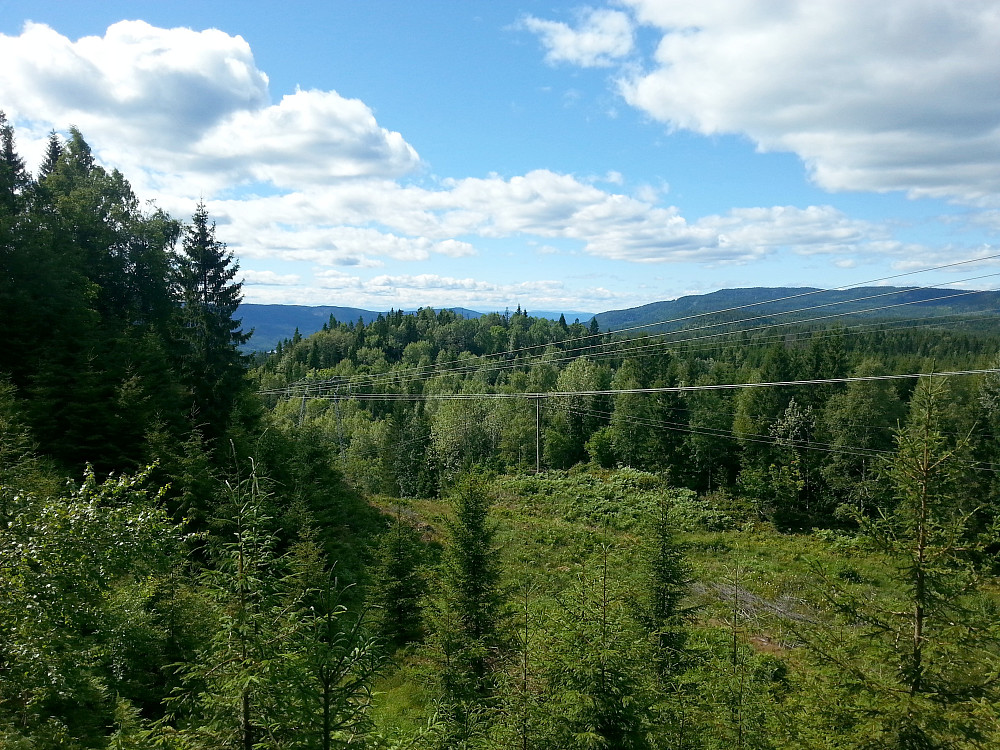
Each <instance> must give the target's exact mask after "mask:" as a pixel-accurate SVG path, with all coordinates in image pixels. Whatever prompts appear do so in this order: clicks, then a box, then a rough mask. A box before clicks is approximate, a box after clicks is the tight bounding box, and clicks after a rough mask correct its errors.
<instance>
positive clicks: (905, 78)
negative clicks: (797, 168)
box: [577, 0, 1000, 201]
mask: <svg viewBox="0 0 1000 750" xmlns="http://www.w3.org/2000/svg"><path fill="white" fill-rule="evenodd" d="M621 2H622V3H624V4H625V5H627V6H630V9H631V11H632V12H633V13H634V15H635V18H636V20H637V22H639V23H641V24H644V25H647V26H651V27H654V28H655V29H656V30H658V31H659V33H660V34H661V35H662V38H661V41H660V43H659V46H658V47H657V50H656V53H655V58H654V59H653V60H651V61H649V62H648V64H647V68H646V70H641V71H639V72H635V71H634V70H628V71H623V73H622V77H621V80H620V90H621V92H622V94H623V95H624V97H625V99H626V100H627V101H628V102H629V103H630V104H632V105H634V106H635V107H638V108H639V109H641V110H642V111H644V112H646V113H647V114H649V115H650V116H652V117H654V118H655V119H657V120H659V121H661V122H664V123H667V124H668V125H670V126H671V127H674V128H684V129H689V130H692V131H695V132H698V133H703V134H717V133H735V134H742V135H746V136H748V137H749V138H751V139H752V140H753V141H754V142H755V143H756V144H757V146H758V147H759V148H760V149H761V150H764V151H790V152H794V153H796V154H798V155H799V156H800V157H801V158H802V159H803V161H804V162H805V164H806V165H807V167H808V169H809V170H810V173H811V175H812V177H813V179H814V180H815V181H816V182H817V183H818V184H819V185H821V186H822V187H824V188H826V189H829V190H873V191H888V190H905V191H908V192H909V193H910V194H911V195H914V196H922V195H926V196H939V197H949V198H957V199H961V200H965V201H977V200H981V199H983V198H984V197H986V196H993V198H994V199H995V197H996V195H997V194H998V193H1000V55H997V54H996V51H997V50H998V49H1000V11H998V6H997V4H996V3H995V2H987V1H985V0H969V1H968V2H954V0H924V1H923V2H912V0H882V2H878V3H871V2H867V1H865V0H810V2H801V3H799V2H796V3H788V2H785V3H761V2H758V1H757V0H670V2H664V0H621ZM577 64H581V65H582V64H585V63H583V62H582V61H577Z"/></svg>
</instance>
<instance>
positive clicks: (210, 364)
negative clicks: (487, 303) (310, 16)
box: [0, 121, 1000, 748]
mask: <svg viewBox="0 0 1000 750" xmlns="http://www.w3.org/2000/svg"><path fill="white" fill-rule="evenodd" d="M0 126H2V127H0V135H2V142H0V145H2V154H0V252H2V254H3V255H2V261H3V276H2V279H0V316H2V317H0V319H3V320H4V321H5V325H4V327H3V329H2V332H0V336H2V337H3V341H0V358H2V359H0V372H2V385H0V576H2V582H3V592H4V595H3V596H0V745H2V746H4V747H22V748H35V747H37V748H47V747H55V746H59V747H68V748H105V747H114V748H125V747H130V748H146V747H149V748H152V747H159V748H163V747H167V748H198V747H203V748H219V747H234V748H236V747H239V748H251V747H274V748H279V747H282V748H284V747H289V748H292V747H303V748H305V747H309V748H315V747H323V748H329V747H339V746H344V745H347V744H351V745H355V746H365V747H373V748H389V747H412V748H418V747H419V748H455V747H490V748H505V747H510V748H514V747H518V748H526V747H538V748H551V747H560V748H574V747H581V748H583V747H588V748H589V747H608V748H660V747H663V748H732V747H745V748H751V747H755V748H756V747H760V748H765V747H809V746H813V747H845V748H847V747H852V748H853V747H857V748H861V747H886V748H889V747H893V748H896V747H945V746H948V747H990V746H993V745H995V744H996V742H997V740H998V739H1000V721H998V713H997V709H998V707H1000V695H998V692H997V691H998V689H997V684H996V683H997V674H996V667H995V665H996V664H998V663H1000V659H998V656H1000V654H998V649H1000V640H998V638H1000V630H998V622H1000V618H998V617H997V615H998V612H997V605H998V599H997V587H996V577H995V575H996V564H997V560H996V555H997V552H998V544H997V530H996V525H997V518H998V515H1000V514H998V507H997V479H996V478H997V469H998V468H1000V456H998V455H997V454H998V451H1000V443H998V437H1000V377H998V376H997V374H996V373H988V372H987V373H981V374H978V375H968V376H956V377H951V378H944V377H922V378H916V377H914V378H901V379H880V378H881V376H884V375H891V374H909V373H929V372H940V371H943V370H949V371H958V370H987V369H990V368H991V367H993V366H994V363H995V362H996V357H997V352H998V343H1000V337H998V336H997V335H996V333H995V331H994V330H992V329H991V327H990V326H988V325H984V321H983V319H982V318H981V317H978V316H977V317H975V318H974V319H973V318H970V319H969V320H974V325H972V326H967V325H965V323H963V321H962V320H955V319H951V320H949V322H948V324H947V325H944V324H942V323H941V322H940V321H927V320H917V318H918V317H919V316H916V315H914V316H913V319H904V320H901V321H898V322H896V323H892V324H888V323H886V324H878V325H872V324H871V323H870V322H869V323H865V324H864V325H857V326H849V325H844V326H840V327H836V328H825V327H818V326H814V327H807V326H804V325H799V326H777V325H773V326H770V327H768V328H762V329H760V330H756V331H753V332H743V333H734V334H731V335H726V336H711V337H708V336H706V337H690V336H688V337H687V338H686V340H680V337H678V338H674V339H669V338H664V337H645V338H628V339H626V338H620V337H611V336H608V335H607V334H605V333H601V332H600V330H599V329H598V328H597V326H596V325H594V326H585V325H582V324H580V323H573V324H567V323H566V321H565V320H561V321H551V320H545V319H540V318H534V317H531V316H529V315H527V314H526V313H524V312H523V311H522V310H520V309H518V310H517V311H515V312H514V313H506V314H503V315H501V314H496V313H494V314H490V315H484V316H481V317H479V318H476V319H465V318H463V317H461V316H459V315H457V314H455V313H452V312H448V311H440V312H435V311H433V310H420V311H418V312H417V313H416V314H413V315H407V314H403V313H400V312H394V313H391V314H389V315H382V316H378V317H377V318H376V319H374V320H372V321H370V322H364V321H355V322H340V321H337V320H335V319H330V320H328V321H327V322H326V323H325V324H324V326H323V330H321V331H320V332H318V333H316V334H315V335H313V336H310V337H306V338H303V337H301V336H294V337H293V338H291V339H287V340H285V341H283V342H281V343H280V345H279V346H278V347H276V350H275V351H274V352H273V353H271V354H267V355H256V356H255V357H254V358H253V359H252V360H251V359H249V358H247V357H245V356H243V355H241V354H240V346H241V345H242V344H244V343H245V340H246V335H247V334H246V332H244V331H243V330H242V328H241V325H240V322H239V320H236V319H234V317H233V316H234V314H235V313H236V310H237V307H238V305H239V302H240V297H241V287H240V284H239V282H238V281H237V280H236V279H237V278H238V265H237V263H236V262H235V260H234V259H233V257H232V255H231V253H229V252H228V251H227V249H226V247H225V244H224V242H223V241H222V240H221V239H220V238H218V237H217V236H216V231H215V226H214V224H213V223H212V221H211V218H210V217H209V216H208V214H207V211H206V210H205V207H204V206H202V205H199V206H196V207H194V214H193V216H192V218H191V220H190V222H189V223H187V224H182V223H180V222H178V221H177V220H175V219H173V218H172V217H170V216H168V215H166V214H165V213H164V212H162V211H159V210H157V209H155V208H150V207H144V206H143V205H142V204H140V202H139V201H138V199H137V198H136V196H135V195H134V194H133V193H132V191H131V188H130V187H129V185H128V182H127V181H126V180H125V178H124V176H122V175H121V174H120V173H118V172H110V173H109V172H107V171H106V170H105V169H104V168H103V167H101V166H100V165H99V164H97V163H96V162H95V160H94V159H93V157H92V155H91V152H90V149H89V147H88V145H87V144H86V141H85V140H84V138H83V136H82V135H81V134H80V133H79V132H78V131H77V130H75V129H74V130H71V132H70V137H69V139H68V140H65V141H64V140H62V139H60V138H59V137H58V136H56V135H53V136H52V138H51V139H50V142H49V149H48V153H47V155H46V158H45V161H44V162H43V164H42V165H41V166H40V167H39V168H38V170H37V173H36V174H35V175H32V174H30V173H29V172H28V171H27V170H26V169H25V165H24V164H23V162H22V160H21V159H20V158H19V157H18V155H17V151H16V147H15V141H14V133H13V130H12V129H11V128H10V127H9V126H8V125H7V124H6V122H5V121H2V122H0ZM848 378H857V379H855V380H852V381H848V380H846V379H848ZM806 381H810V382H806ZM817 381H818V382H817ZM762 382H769V383H779V382H780V383H788V385H785V386H782V387H780V388H779V387H774V388H717V387H716V386H723V385H730V384H740V383H762ZM682 386H683V387H685V388H691V387H692V386H693V387H694V389H689V390H676V389H677V388H679V387H682ZM555 393H559V394H564V395H561V396H551V395H550V394H555Z"/></svg>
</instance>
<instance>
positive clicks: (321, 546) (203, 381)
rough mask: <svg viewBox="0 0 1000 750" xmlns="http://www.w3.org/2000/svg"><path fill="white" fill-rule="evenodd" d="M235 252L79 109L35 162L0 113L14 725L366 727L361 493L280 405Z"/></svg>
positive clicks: (234, 731) (291, 730)
mask: <svg viewBox="0 0 1000 750" xmlns="http://www.w3.org/2000/svg"><path fill="white" fill-rule="evenodd" d="M238 270H239V267H238V264H237V263H236V262H235V260H234V258H233V257H232V254H231V253H230V252H229V251H228V250H227V249H226V246H225V244H224V243H223V242H222V241H221V240H220V239H218V238H217V237H216V230H215V225H214V223H213V222H212V221H211V218H210V217H209V215H208V212H207V210H206V208H205V206H204V205H202V204H199V205H198V206H197V207H195V210H194V215H193V218H192V220H191V223H190V224H189V225H187V226H185V225H183V224H182V223H181V222H179V221H177V220H176V219H174V218H172V217H170V216H168V215H167V214H166V213H165V212H163V211H161V210H159V209H156V208H155V207H147V206H144V205H143V204H141V203H140V201H139V199H138V198H137V197H136V196H135V194H134V193H133V192H132V189H131V187H130V186H129V183H128V182H127V181H126V179H125V178H124V176H123V175H122V174H120V173H119V172H118V171H110V172H109V171H108V170H106V169H104V168H103V167H102V166H100V165H99V164H98V163H97V161H96V159H95V158H94V156H93V154H92V152H91V149H90V147H89V145H88V144H87V142H86V141H85V140H84V138H83V135H82V134H81V133H80V132H79V131H78V130H76V129H75V128H71V129H70V131H69V136H68V138H66V139H65V140H64V139H63V138H61V137H60V136H58V135H57V134H55V133H53V134H52V135H51V137H50V138H49V141H48V149H47V153H46V156H45V160H44V163H43V164H42V165H41V166H40V167H39V169H38V170H37V172H36V174H35V175H32V174H31V173H30V172H29V171H28V170H27V169H26V166H25V164H24V162H23V160H22V159H21V158H20V156H19V155H18V153H17V148H16V142H15V134H14V130H13V128H12V127H11V125H10V124H9V123H8V122H7V121H6V119H5V118H3V117H2V115H0V319H2V320H3V325H2V326H0V587H2V592H3V593H2V595H0V745H2V746H4V747H25V748H33V747H38V748H48V747H67V748H75V747H81V748H82V747H88V748H89V747H107V746H113V747H147V746H153V745H154V744H155V745H156V746H169V747H185V748H188V747H212V748H218V747H229V746H233V747H236V746H239V747H246V748H249V747H256V746H259V745H260V743H262V742H268V741H270V740H269V739H268V738H281V740H280V741H281V743H282V746H296V747H329V746H331V745H330V743H331V742H336V741H338V740H337V739H336V738H338V737H339V738H342V739H343V738H347V737H350V736H355V735H358V734H359V733H362V732H363V731H364V730H365V726H364V715H365V714H364V710H363V707H364V705H365V702H366V700H367V698H366V695H367V692H366V691H367V690H368V679H367V674H368V673H369V672H370V670H371V668H372V666H373V665H374V664H375V662H374V660H373V659H372V658H369V655H368V652H367V649H368V646H367V645H366V644H367V643H368V641H367V640H366V636H364V635H363V634H362V632H361V629H360V627H359V624H358V623H359V619H358V617H357V616H356V615H352V614H350V612H349V611H348V608H347V605H348V604H350V605H351V606H352V608H354V609H356V608H357V602H356V599H357V597H356V596H355V597H354V600H352V599H351V598H350V596H344V594H343V592H344V589H345V587H347V586H349V585H350V584H351V583H352V582H353V581H354V580H356V579H357V577H358V575H359V571H360V565H359V563H358V552H357V543H356V540H355V538H354V535H353V534H351V533H350V527H352V526H353V527H357V526H358V525H360V524H364V523H367V521H366V519H367V517H368V516H367V515H366V513H365V512H364V511H363V510H362V511H360V512H353V511H356V510H357V509H358V508H360V507H361V506H360V504H359V503H358V501H357V500H356V499H355V498H354V497H353V496H352V495H351V494H350V493H348V492H347V491H346V489H345V488H344V486H343V485H342V483H341V481H340V475H339V473H338V472H337V470H336V469H335V468H334V467H333V465H332V458H333V457H332V456H331V455H330V454H329V453H328V451H327V449H326V448H325V447H324V446H323V445H322V444H319V443H317V442H316V441H311V440H310V439H309V438H308V431H303V432H301V433H295V434H292V433H286V432H282V431H281V430H280V429H270V424H269V420H268V418H267V415H266V413H265V412H264V410H263V409H262V407H261V404H260V402H259V400H258V399H257V397H256V395H255V393H254V390H253V387H252V385H251V384H250V383H249V382H248V381H247V379H246V365H247V359H246V357H245V356H244V355H243V354H241V352H240V349H239V347H240V345H241V344H243V343H245V342H246V341H247V339H248V337H249V335H250V332H244V331H242V330H241V327H240V322H239V320H238V318H237V308H238V306H239V303H240V301H241V296H242V295H241V283H240V281H239V277H238ZM333 560H340V561H341V564H340V565H339V566H338V568H337V571H338V573H337V575H336V576H334V575H332V574H331V570H332V569H333V562H332V561H333Z"/></svg>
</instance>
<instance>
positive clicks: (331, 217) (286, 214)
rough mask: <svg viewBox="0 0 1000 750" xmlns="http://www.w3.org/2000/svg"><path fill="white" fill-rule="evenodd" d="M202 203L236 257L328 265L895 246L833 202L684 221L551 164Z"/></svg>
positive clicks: (749, 255) (724, 257) (661, 257)
mask: <svg viewBox="0 0 1000 750" xmlns="http://www.w3.org/2000/svg"><path fill="white" fill-rule="evenodd" d="M209 209H210V211H211V212H212V214H213V215H214V216H217V217H220V223H222V222H224V223H225V224H227V241H229V243H230V245H231V246H233V248H234V249H235V250H237V252H238V253H240V254H245V255H248V256H251V257H265V256H269V255H270V256H273V257H277V258H281V259H284V260H293V259H294V260H310V261H312V262H314V263H317V264H320V265H326V266H331V265H358V264H359V263H360V264H365V265H374V264H376V263H377V262H378V259H379V258H391V259H393V260H405V261H423V260H428V259H430V258H432V257H434V256H445V257H450V258H461V257H465V256H471V255H473V254H475V253H476V249H475V247H474V245H473V244H472V243H470V242H469V241H468V240H467V239H465V238H467V237H482V238H489V239H504V238H524V239H525V243H526V244H528V245H537V244H539V242H538V241H539V240H542V241H543V242H542V244H544V240H558V239H562V240H570V241H575V242H578V243H579V244H580V246H581V247H582V249H583V250H584V251H585V252H587V253H588V254H590V255H593V256H597V257H602V258H608V259H612V260H624V261H631V262H636V263H664V262H689V261H693V262H703V263H727V262H747V261H750V260H753V259H755V258H761V257H764V256H766V255H769V254H771V253H773V252H776V251H778V250H791V251H793V252H798V253H803V254H816V253H832V254H844V253H847V252H852V251H865V250H868V251H873V250H875V249H877V250H878V251H879V252H892V251H893V246H892V245H891V243H888V235H887V232H886V230H885V229H884V228H882V227H880V226H878V225H876V224H873V223H870V222H865V221H858V220H854V219H851V218H849V217H848V216H846V215H844V214H843V213H841V212H840V211H837V210H836V209H834V208H831V207H829V206H810V207H807V208H797V207H794V206H775V207H768V208H737V209H732V210H731V211H729V212H727V213H726V214H722V215H711V216H705V217H701V218H698V219H696V220H694V221H688V220H686V219H685V218H684V217H683V216H681V215H680V213H679V211H678V210H677V209H676V208H673V207H660V206H657V205H655V204H653V203H650V202H647V201H642V200H639V199H638V198H634V197H631V196H628V195H624V194H621V193H611V192H606V191H604V190H601V189H599V188H597V187H595V186H594V185H593V184H592V183H590V182H587V181H582V180H579V179H577V178H575V177H573V176H572V175H566V174H559V173H555V172H551V171H548V170H536V171H532V172H529V173H527V174H525V175H518V176H515V177H512V178H509V179H504V178H502V177H499V176H496V175H494V176H490V177H486V178H466V179H463V180H447V181H445V182H444V183H442V185H441V186H440V187H439V188H438V189H430V188H424V187H414V186H405V187H404V186H402V185H399V184H398V183H395V182H388V181H362V182H355V183H351V184H350V185H332V186H327V187H324V188H322V189H316V190H314V191H313V192H311V193H310V194H309V195H308V196H304V195H300V194H291V195H281V196H270V197H264V198H258V199H246V200H241V201H216V202H212V201H210V202H209ZM361 224H366V225H369V226H358V225H361ZM352 225H353V226H352ZM371 225H377V227H378V228H374V227H373V226H371Z"/></svg>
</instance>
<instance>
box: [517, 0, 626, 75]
mask: <svg viewBox="0 0 1000 750" xmlns="http://www.w3.org/2000/svg"><path fill="white" fill-rule="evenodd" d="M579 15H580V17H579V19H578V20H579V23H578V25H577V26H576V27H575V28H574V27H571V26H569V25H568V24H565V23H562V22H560V21H546V20H544V19H541V18H535V17H534V16H526V17H525V18H524V19H522V21H521V27H522V28H524V29H527V30H528V31H530V32H532V33H534V34H537V35H538V37H539V38H540V40H541V42H542V45H543V46H544V47H545V50H546V52H545V59H546V60H547V61H548V62H550V63H571V64H573V65H582V66H584V67H587V68H594V67H606V66H609V65H611V64H613V63H614V62H615V61H616V60H619V59H621V58H623V57H626V56H627V55H629V54H630V53H631V52H632V49H633V46H634V38H633V31H632V21H631V19H630V18H629V17H628V15H627V14H625V13H622V12H621V11H617V10H605V9H592V8H591V9H587V10H585V11H583V12H581V13H580V14H579Z"/></svg>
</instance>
